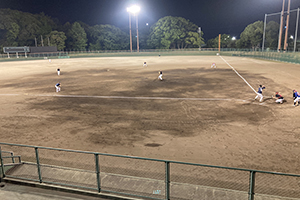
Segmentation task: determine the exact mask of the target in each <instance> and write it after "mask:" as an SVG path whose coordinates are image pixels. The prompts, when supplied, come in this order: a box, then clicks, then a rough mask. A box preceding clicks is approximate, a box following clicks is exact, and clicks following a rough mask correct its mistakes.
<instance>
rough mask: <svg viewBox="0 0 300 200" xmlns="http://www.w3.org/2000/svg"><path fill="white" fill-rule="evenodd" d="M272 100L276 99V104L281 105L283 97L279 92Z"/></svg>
mask: <svg viewBox="0 0 300 200" xmlns="http://www.w3.org/2000/svg"><path fill="white" fill-rule="evenodd" d="M273 98H274V99H276V101H275V102H276V103H283V101H284V99H283V96H282V95H281V94H279V92H276V93H275V96H274V97H273Z"/></svg>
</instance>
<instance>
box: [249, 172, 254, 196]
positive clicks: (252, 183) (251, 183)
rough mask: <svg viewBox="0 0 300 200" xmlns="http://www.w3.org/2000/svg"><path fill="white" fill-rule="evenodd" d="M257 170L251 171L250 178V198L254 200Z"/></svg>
mask: <svg viewBox="0 0 300 200" xmlns="http://www.w3.org/2000/svg"><path fill="white" fill-rule="evenodd" d="M255 173H256V172H255V171H251V172H250V178H249V200H254V188H255Z"/></svg>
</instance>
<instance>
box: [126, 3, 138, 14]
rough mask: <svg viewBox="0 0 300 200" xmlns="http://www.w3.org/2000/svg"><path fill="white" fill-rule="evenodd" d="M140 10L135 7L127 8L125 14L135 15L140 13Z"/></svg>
mask: <svg viewBox="0 0 300 200" xmlns="http://www.w3.org/2000/svg"><path fill="white" fill-rule="evenodd" d="M140 10H141V8H140V7H139V6H137V5H133V6H131V7H129V8H127V12H130V13H132V14H136V13H138V12H140Z"/></svg>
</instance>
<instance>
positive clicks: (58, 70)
mask: <svg viewBox="0 0 300 200" xmlns="http://www.w3.org/2000/svg"><path fill="white" fill-rule="evenodd" d="M57 75H58V76H59V75H60V69H59V68H57Z"/></svg>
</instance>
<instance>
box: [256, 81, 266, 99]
mask: <svg viewBox="0 0 300 200" xmlns="http://www.w3.org/2000/svg"><path fill="white" fill-rule="evenodd" d="M265 88H266V87H265V86H264V85H259V88H258V91H257V93H256V94H257V95H256V97H255V99H254V100H256V99H257V98H258V97H259V98H260V99H259V102H262V100H263V98H264V96H263V95H262V90H263V89H265Z"/></svg>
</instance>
